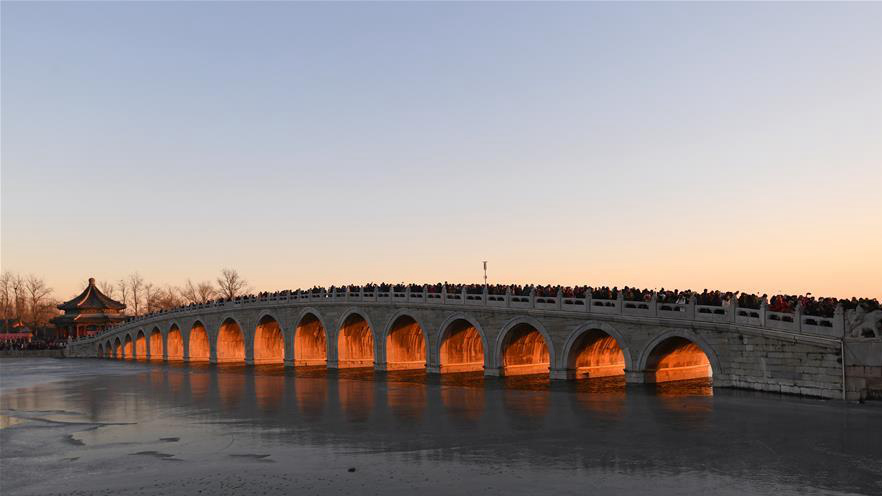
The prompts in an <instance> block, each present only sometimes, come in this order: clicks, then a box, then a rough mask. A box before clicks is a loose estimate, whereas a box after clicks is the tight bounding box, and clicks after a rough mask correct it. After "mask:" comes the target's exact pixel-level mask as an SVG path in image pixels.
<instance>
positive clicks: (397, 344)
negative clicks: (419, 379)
mask: <svg viewBox="0 0 882 496" xmlns="http://www.w3.org/2000/svg"><path fill="white" fill-rule="evenodd" d="M386 368H387V369H389V370H405V369H424V368H426V340H425V337H424V336H423V329H422V328H421V327H420V325H419V324H418V323H417V322H416V320H414V319H413V318H412V317H409V316H407V315H402V316H400V317H398V318H397V319H395V322H394V323H393V324H392V327H391V328H390V329H389V334H388V335H387V336H386Z"/></svg>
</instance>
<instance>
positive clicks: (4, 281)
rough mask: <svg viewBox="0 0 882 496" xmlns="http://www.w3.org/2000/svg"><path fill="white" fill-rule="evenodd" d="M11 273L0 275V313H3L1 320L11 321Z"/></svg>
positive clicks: (5, 272)
mask: <svg viewBox="0 0 882 496" xmlns="http://www.w3.org/2000/svg"><path fill="white" fill-rule="evenodd" d="M12 277H13V276H12V273H11V272H9V271H4V272H3V274H0V312H3V315H2V318H3V319H11V318H13V317H15V316H14V315H12V305H13V299H14V297H13V293H12Z"/></svg>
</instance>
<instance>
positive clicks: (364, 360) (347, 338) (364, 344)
mask: <svg viewBox="0 0 882 496" xmlns="http://www.w3.org/2000/svg"><path fill="white" fill-rule="evenodd" d="M337 363H338V365H337V366H338V367H340V368H353V367H372V366H373V365H374V333H373V332H372V331H371V328H370V326H369V325H368V323H367V321H366V320H365V319H364V317H362V316H361V315H358V314H351V315H350V316H349V317H347V318H346V320H345V321H344V322H343V325H342V326H341V327H340V333H339V335H338V336H337Z"/></svg>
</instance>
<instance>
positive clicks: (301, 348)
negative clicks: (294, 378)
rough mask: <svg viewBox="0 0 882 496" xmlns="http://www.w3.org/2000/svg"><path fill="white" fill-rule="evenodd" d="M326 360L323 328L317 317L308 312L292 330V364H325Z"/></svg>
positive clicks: (325, 341) (325, 337) (326, 347)
mask: <svg viewBox="0 0 882 496" xmlns="http://www.w3.org/2000/svg"><path fill="white" fill-rule="evenodd" d="M327 361H328V343H327V335H326V333H325V328H324V327H323V326H322V323H321V321H320V320H319V319H318V317H316V316H315V315H313V314H311V313H308V314H306V315H304V316H303V318H302V319H300V323H299V324H297V329H295V330H294V365H325V364H326V363H327Z"/></svg>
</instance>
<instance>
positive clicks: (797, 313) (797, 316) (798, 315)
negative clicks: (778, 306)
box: [793, 300, 802, 332]
mask: <svg viewBox="0 0 882 496" xmlns="http://www.w3.org/2000/svg"><path fill="white" fill-rule="evenodd" d="M793 319H794V320H795V321H796V322H795V323H796V330H797V331H799V332H802V302H801V301H799V300H797V302H796V308H794V309H793Z"/></svg>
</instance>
